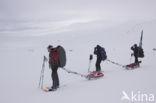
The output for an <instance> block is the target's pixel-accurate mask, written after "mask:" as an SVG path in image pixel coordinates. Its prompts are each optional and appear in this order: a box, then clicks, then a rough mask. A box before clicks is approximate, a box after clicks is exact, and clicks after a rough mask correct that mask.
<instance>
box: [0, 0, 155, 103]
mask: <svg viewBox="0 0 156 103" xmlns="http://www.w3.org/2000/svg"><path fill="white" fill-rule="evenodd" d="M17 1H18V0H15V1H11V2H10V3H13V5H11V4H10V3H9V2H8V0H6V1H3V0H2V1H1V2H2V3H0V5H1V9H0V10H1V11H3V12H1V14H5V15H2V16H0V21H1V23H0V26H1V28H0V103H52V102H56V103H62V102H65V103H95V102H98V103H106V102H107V103H128V102H130V101H128V100H121V97H122V96H123V94H122V92H123V91H125V92H126V93H127V94H128V96H130V95H131V92H134V94H136V97H139V96H141V95H142V94H147V96H148V97H150V94H153V95H155V94H156V82H155V78H156V75H155V73H156V69H155V68H156V64H155V61H156V51H153V48H156V46H155V44H156V41H155V39H156V35H155V34H156V31H155V28H156V14H155V12H156V7H155V4H156V2H155V1H154V0H137V1H136V0H127V1H122V0H119V1H118V2H117V1H115V0H110V1H107V0H104V1H100V0H96V1H89V0H85V1H82V0H80V1H79V2H78V1H76V2H74V1H70V0H68V2H65V1H64V2H63V1H62V2H60V1H58V2H54V1H53V2H50V1H48V0H45V2H43V1H39V4H38V5H37V6H34V5H33V4H35V3H36V2H35V1H34V2H32V4H31V5H30V8H29V9H31V10H32V11H31V10H30V11H29V9H28V10H27V9H26V8H24V7H23V6H24V5H26V6H27V5H29V3H26V2H25V1H23V2H21V1H20V3H21V6H19V7H18V6H17V7H16V8H15V9H12V8H13V7H14V6H16V3H17ZM18 2H19V1H18ZM49 2H50V3H49ZM48 3H49V4H48ZM50 4H51V5H52V7H51V5H50ZM40 6H41V7H40ZM37 7H40V8H37ZM94 7H95V8H94ZM19 8H21V10H20V9H19ZM85 8H86V9H85ZM3 9H4V10H3ZM10 9H12V10H10ZM25 9H26V10H25ZM44 10H46V12H44ZM48 10H49V11H48ZM16 11H17V12H16ZM22 11H27V12H25V13H26V14H25V13H23V12H22ZM10 12H13V13H10ZM34 12H36V14H33V13H34ZM50 12H52V13H53V14H54V15H52V14H50ZM14 13H15V15H14V16H13V18H12V19H11V17H8V15H10V16H12V15H13V14H14ZM29 13H30V14H33V16H32V15H30V17H25V16H26V15H27V14H29ZM20 14H21V15H20ZM35 18H36V19H35ZM49 18H51V19H49ZM141 30H143V31H144V37H143V48H144V52H145V58H143V59H140V60H142V63H141V66H140V68H138V69H134V70H125V69H124V68H122V67H120V66H117V65H114V64H112V63H110V62H108V61H104V62H102V63H101V67H102V71H104V77H103V78H100V79H97V80H91V81H88V80H86V79H85V78H82V77H80V76H77V75H74V74H69V73H67V72H66V71H64V70H62V69H59V70H58V73H59V78H60V88H59V89H58V91H56V92H49V93H45V92H43V91H42V90H41V89H39V88H38V83H39V77H40V72H41V69H42V62H43V56H44V55H45V56H47V57H48V52H47V49H46V48H47V46H48V45H49V44H51V45H53V46H57V45H62V46H63V47H64V48H65V50H66V53H67V65H66V66H65V68H66V69H69V70H72V71H76V72H79V73H82V74H87V70H88V66H89V55H90V54H93V50H94V47H95V46H96V45H97V44H99V45H101V46H103V47H104V48H105V49H106V52H107V55H108V59H110V60H112V61H115V62H117V63H120V64H123V65H125V64H129V63H130V62H133V61H134V58H131V56H130V54H131V53H132V51H131V50H130V47H131V46H132V45H133V44H134V43H137V44H138V43H139V40H140V35H141ZM95 61H96V56H95V55H94V57H93V61H92V63H91V70H95ZM51 85H52V81H51V70H50V69H49V67H48V64H47V63H46V66H45V73H44V87H47V86H51ZM148 99H149V98H148ZM137 100H138V99H137ZM155 101H156V100H154V101H153V102H152V103H154V102H155ZM134 102H139V103H150V101H145V100H144V101H134Z"/></svg>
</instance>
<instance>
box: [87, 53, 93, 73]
mask: <svg viewBox="0 0 156 103" xmlns="http://www.w3.org/2000/svg"><path fill="white" fill-rule="evenodd" d="M92 59H93V55H92V54H90V57H89V67H88V73H89V71H90V67H91V61H92Z"/></svg>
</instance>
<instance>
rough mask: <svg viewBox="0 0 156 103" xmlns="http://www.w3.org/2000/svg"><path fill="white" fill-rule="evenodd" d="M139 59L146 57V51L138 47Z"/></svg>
mask: <svg viewBox="0 0 156 103" xmlns="http://www.w3.org/2000/svg"><path fill="white" fill-rule="evenodd" d="M138 57H140V58H143V57H144V51H143V49H142V48H141V47H138Z"/></svg>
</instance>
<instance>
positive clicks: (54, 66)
mask: <svg viewBox="0 0 156 103" xmlns="http://www.w3.org/2000/svg"><path fill="white" fill-rule="evenodd" d="M47 49H48V52H49V67H50V68H51V70H52V74H51V78H52V81H53V85H52V87H51V89H49V91H54V90H56V89H57V88H59V77H58V73H57V70H58V67H59V66H58V65H59V64H58V63H59V55H58V54H57V48H53V46H52V45H49V46H48V47H47Z"/></svg>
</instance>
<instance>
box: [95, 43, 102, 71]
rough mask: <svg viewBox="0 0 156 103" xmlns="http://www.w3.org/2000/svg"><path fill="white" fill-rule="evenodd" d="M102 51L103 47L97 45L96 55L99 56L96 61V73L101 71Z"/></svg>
mask: <svg viewBox="0 0 156 103" xmlns="http://www.w3.org/2000/svg"><path fill="white" fill-rule="evenodd" d="M100 49H101V46H100V45H97V46H96V47H95V48H94V54H95V55H97V60H96V64H95V66H96V71H101V66H100V64H101V61H102V58H101V53H100Z"/></svg>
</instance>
